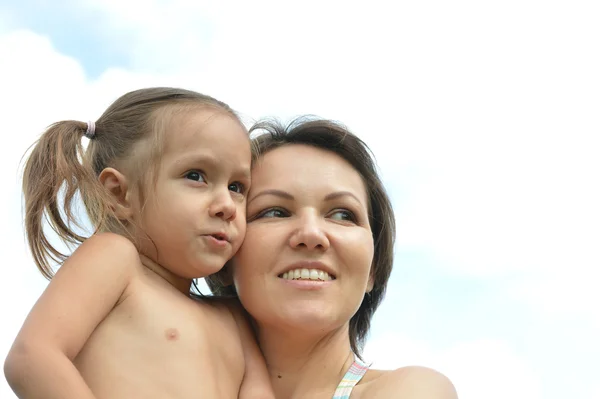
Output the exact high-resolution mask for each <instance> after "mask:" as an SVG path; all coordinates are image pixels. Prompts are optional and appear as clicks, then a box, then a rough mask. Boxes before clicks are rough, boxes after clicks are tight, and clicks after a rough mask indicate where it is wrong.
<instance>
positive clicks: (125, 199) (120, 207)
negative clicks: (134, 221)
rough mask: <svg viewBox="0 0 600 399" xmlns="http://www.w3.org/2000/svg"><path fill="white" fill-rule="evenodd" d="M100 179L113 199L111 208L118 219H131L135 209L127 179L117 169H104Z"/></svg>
mask: <svg viewBox="0 0 600 399" xmlns="http://www.w3.org/2000/svg"><path fill="white" fill-rule="evenodd" d="M98 179H99V181H100V184H101V185H102V186H104V188H105V189H106V191H107V192H108V193H109V194H110V196H111V197H112V199H113V201H112V204H111V208H112V210H113V211H114V212H115V215H116V216H117V218H119V219H121V220H127V219H131V218H132V217H133V208H132V206H131V201H130V197H131V195H130V193H129V190H128V188H129V186H128V182H127V177H125V175H124V174H123V173H121V172H119V171H118V170H116V169H115V168H104V170H103V171H102V172H101V173H100V176H99V177H98Z"/></svg>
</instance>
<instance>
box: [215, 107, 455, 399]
mask: <svg viewBox="0 0 600 399" xmlns="http://www.w3.org/2000/svg"><path fill="white" fill-rule="evenodd" d="M251 130H252V131H264V132H266V133H265V134H263V135H260V136H259V137H258V138H256V139H255V140H254V164H253V169H252V188H251V190H250V193H249V194H248V209H247V218H248V226H247V232H246V239H245V241H244V243H243V245H242V247H241V248H240V250H239V252H238V253H237V254H236V256H235V258H234V259H233V261H232V262H231V264H230V265H229V272H230V273H231V275H232V277H233V285H229V286H226V285H225V284H223V281H225V280H224V279H223V278H213V279H211V280H210V281H209V285H210V287H211V289H212V290H213V292H214V293H216V294H221V295H231V294H233V295H238V296H239V299H240V301H241V302H242V304H243V306H244V308H245V309H246V310H247V311H248V313H249V314H250V315H251V316H252V318H253V319H254V321H255V327H256V333H257V339H258V342H259V344H260V347H261V349H262V351H263V354H264V356H265V359H266V362H267V365H268V368H269V374H270V377H271V382H272V384H273V388H274V390H275V393H276V396H277V397H278V398H286V399H287V398H324V399H325V398H332V397H334V398H350V394H351V395H352V396H351V397H352V398H386V399H387V398H390V397H401V398H406V399H421V398H423V399H425V398H427V399H451V398H456V392H455V390H454V387H453V386H452V384H451V383H450V381H449V380H448V379H447V378H446V377H444V376H443V375H441V374H439V373H437V372H435V371H433V370H430V369H426V368H422V367H404V368H400V369H397V370H393V371H383V370H369V369H368V365H366V364H363V363H362V362H361V360H360V351H361V349H362V346H363V343H364V340H365V337H366V335H367V333H368V330H369V325H370V322H371V318H372V316H373V313H374V312H375V310H376V309H377V307H378V306H379V304H380V302H381V300H382V299H383V296H384V293H385V289H386V286H387V282H388V279H389V276H390V272H391V268H392V261H393V245H394V234H395V223H394V215H393V211H392V207H391V205H390V201H389V198H388V196H387V194H386V192H385V189H384V187H383V185H382V183H381V181H380V179H379V177H378V174H377V171H376V168H375V165H374V162H373V159H372V157H371V156H370V153H369V151H368V148H367V146H366V145H365V144H364V143H363V142H362V141H361V140H360V139H358V138H357V137H356V136H354V135H353V134H352V133H350V132H348V131H347V130H346V129H345V128H344V127H342V126H340V125H338V124H336V123H334V122H331V121H326V120H306V119H304V120H299V121H296V122H295V123H293V124H292V125H290V126H288V127H287V128H284V127H282V126H281V125H278V124H276V123H272V122H266V123H260V124H258V125H256V126H255V127H253V128H252V129H251ZM340 381H342V382H341V383H340ZM355 384H356V386H355V387H354V388H353V386H354V385H355Z"/></svg>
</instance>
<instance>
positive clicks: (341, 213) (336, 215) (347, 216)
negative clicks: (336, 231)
mask: <svg viewBox="0 0 600 399" xmlns="http://www.w3.org/2000/svg"><path fill="white" fill-rule="evenodd" d="M329 217H330V218H331V219H333V220H340V221H345V222H353V223H356V217H355V216H354V214H353V213H352V212H350V211H347V210H345V209H338V210H336V211H333V212H332V213H331V214H330V215H329Z"/></svg>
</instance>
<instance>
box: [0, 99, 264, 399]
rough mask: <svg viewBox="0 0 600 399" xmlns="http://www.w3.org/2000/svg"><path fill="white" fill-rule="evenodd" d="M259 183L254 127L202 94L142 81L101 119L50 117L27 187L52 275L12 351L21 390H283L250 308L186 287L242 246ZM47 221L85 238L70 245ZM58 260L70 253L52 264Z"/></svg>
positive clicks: (40, 250) (31, 234)
mask: <svg viewBox="0 0 600 399" xmlns="http://www.w3.org/2000/svg"><path fill="white" fill-rule="evenodd" d="M82 136H86V137H87V138H88V139H89V140H90V141H89V146H88V148H87V149H86V150H85V151H84V150H83V146H82V143H81V138H82ZM249 185H250V143H249V138H248V135H247V131H246V129H245V128H244V126H243V125H242V123H241V122H240V120H239V119H238V117H237V116H236V115H235V113H234V112H233V111H232V110H231V109H230V108H229V107H228V106H227V105H226V104H224V103H222V102H220V101H217V100H215V99H213V98H211V97H208V96H205V95H202V94H198V93H195V92H191V91H186V90H179V89H172V88H152V89H143V90H138V91H134V92H131V93H128V94H125V95H124V96H122V97H121V98H119V99H118V100H117V101H116V102H114V103H113V104H112V105H111V106H110V107H109V108H108V109H107V110H106V111H105V112H104V114H103V115H102V116H101V117H100V119H98V120H97V121H96V122H95V123H94V122H89V123H87V124H85V123H81V122H76V121H63V122H58V123H56V124H54V125H52V126H50V128H49V129H48V130H47V131H46V132H45V133H44V134H43V135H42V137H41V138H40V140H39V141H38V142H37V144H36V146H35V148H34V149H33V151H32V153H31V155H30V157H29V159H28V161H27V163H26V165H25V170H24V181H23V190H24V194H25V205H26V212H25V225H26V233H27V238H28V241H29V245H30V248H31V251H32V253H33V258H34V260H35V262H36V264H37V266H38V268H39V269H40V270H41V272H42V273H43V274H44V275H45V276H46V277H48V278H49V279H50V278H51V279H52V280H51V282H50V284H49V285H48V287H47V289H46V290H45V292H44V293H43V295H42V296H41V297H40V299H39V300H38V302H37V303H36V304H35V306H34V307H33V309H32V310H31V313H30V314H29V316H28V317H27V319H26V321H25V323H24V325H23V327H22V329H21V331H20V332H19V334H18V336H17V338H16V340H15V342H14V344H13V346H12V348H11V351H10V353H9V355H8V357H7V359H6V363H5V368H4V370H5V375H6V379H7V380H8V382H9V384H10V386H11V387H12V389H13V390H14V391H15V393H16V394H17V396H18V397H20V398H46V399H50V398H57V399H58V398H60V399H66V398H77V399H88V398H90V399H91V398H98V399H100V398H110V399H119V398H124V399H125V398H126V399H133V398H144V399H150V398H160V399H165V398H169V399H177V398H199V397H203V398H237V397H238V395H239V397H240V398H271V397H273V395H272V391H271V387H270V383H269V381H268V375H267V373H266V368H265V364H264V359H263V358H262V356H261V354H260V351H259V349H258V346H257V345H256V342H255V341H254V339H253V335H252V332H251V330H250V329H249V326H248V324H247V323H246V322H245V320H244V318H243V316H242V313H241V312H240V311H239V310H238V309H237V308H236V307H235V306H231V305H227V304H223V303H220V302H215V301H211V302H210V303H207V301H197V300H194V299H192V298H191V297H190V295H189V292H190V285H191V284H192V281H193V279H195V278H199V277H204V276H208V275H210V274H213V273H215V272H217V271H219V270H220V269H221V268H222V267H223V265H224V264H225V262H226V261H227V260H228V259H230V258H231V257H232V256H233V255H234V253H235V252H236V251H237V250H238V248H239V247H240V244H241V242H242V240H243V239H244V234H245V230H246V219H245V214H246V193H247V191H248V187H249ZM78 193H79V195H80V196H81V199H82V200H83V203H84V205H85V210H86V211H87V214H88V216H89V218H90V220H91V222H92V223H93V226H94V228H95V230H96V233H95V234H94V235H93V236H92V237H90V238H88V239H85V238H84V237H83V236H82V235H80V234H79V233H78V232H77V230H75V229H74V228H73V226H81V224H80V223H78V222H79V221H78V216H79V215H78V213H81V211H78V210H76V209H74V207H73V205H74V204H73V201H74V200H75V199H76V198H77V195H78ZM46 222H47V224H49V225H50V227H51V228H52V229H53V230H54V231H55V232H56V233H57V234H58V236H59V237H60V238H61V239H62V240H63V241H64V242H65V243H67V244H81V245H80V246H79V248H78V249H77V250H75V252H74V253H73V254H72V255H71V256H69V257H67V255H65V254H63V253H62V252H61V251H59V249H57V247H56V246H55V245H54V244H53V243H52V241H51V239H50V238H49V237H48V236H46V234H45V233H44V229H43V227H44V224H45V223H46ZM51 262H58V263H62V266H61V267H60V269H59V270H58V272H57V273H56V275H55V276H53V271H52V268H51ZM63 262H64V263H63Z"/></svg>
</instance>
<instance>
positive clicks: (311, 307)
mask: <svg viewBox="0 0 600 399" xmlns="http://www.w3.org/2000/svg"><path fill="white" fill-rule="evenodd" d="M247 217H248V225H247V230H246V238H245V241H244V243H243V244H242V247H241V248H240V250H239V252H238V253H237V254H236V256H235V258H234V262H233V271H234V273H233V274H234V282H235V286H236V289H237V292H238V295H239V297H240V300H241V302H242V303H243V305H244V307H245V308H246V310H248V312H249V313H250V314H251V315H252V316H253V317H254V319H255V320H256V321H257V322H258V323H259V326H260V325H262V326H264V325H275V326H279V327H285V326H287V327H293V328H300V329H305V330H309V329H310V330H315V329H318V330H319V331H323V330H324V329H327V330H332V329H334V328H338V327H341V326H343V325H344V324H345V323H347V322H348V321H349V320H350V318H351V317H352V316H353V315H354V313H356V311H357V310H358V307H359V306H360V304H361V302H362V299H363V297H364V294H365V292H367V291H369V290H370V289H371V288H372V279H371V263H372V260H373V245H374V244H373V236H372V234H371V228H370V225H369V218H368V200H367V193H366V189H365V185H364V183H363V181H362V179H361V177H360V175H359V174H358V172H357V171H356V170H355V169H354V168H353V167H352V166H351V165H350V164H349V163H348V162H346V161H345V160H344V159H343V158H341V157H339V156H338V155H336V154H334V153H332V152H329V151H325V150H322V149H318V148H315V147H311V146H306V145H300V144H292V145H287V146H284V147H280V148H277V149H275V150H272V151H270V152H268V153H266V154H265V155H264V156H263V157H261V159H259V161H258V162H257V163H256V165H255V166H254V168H253V170H252V188H251V190H250V193H249V195H248V210H247Z"/></svg>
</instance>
